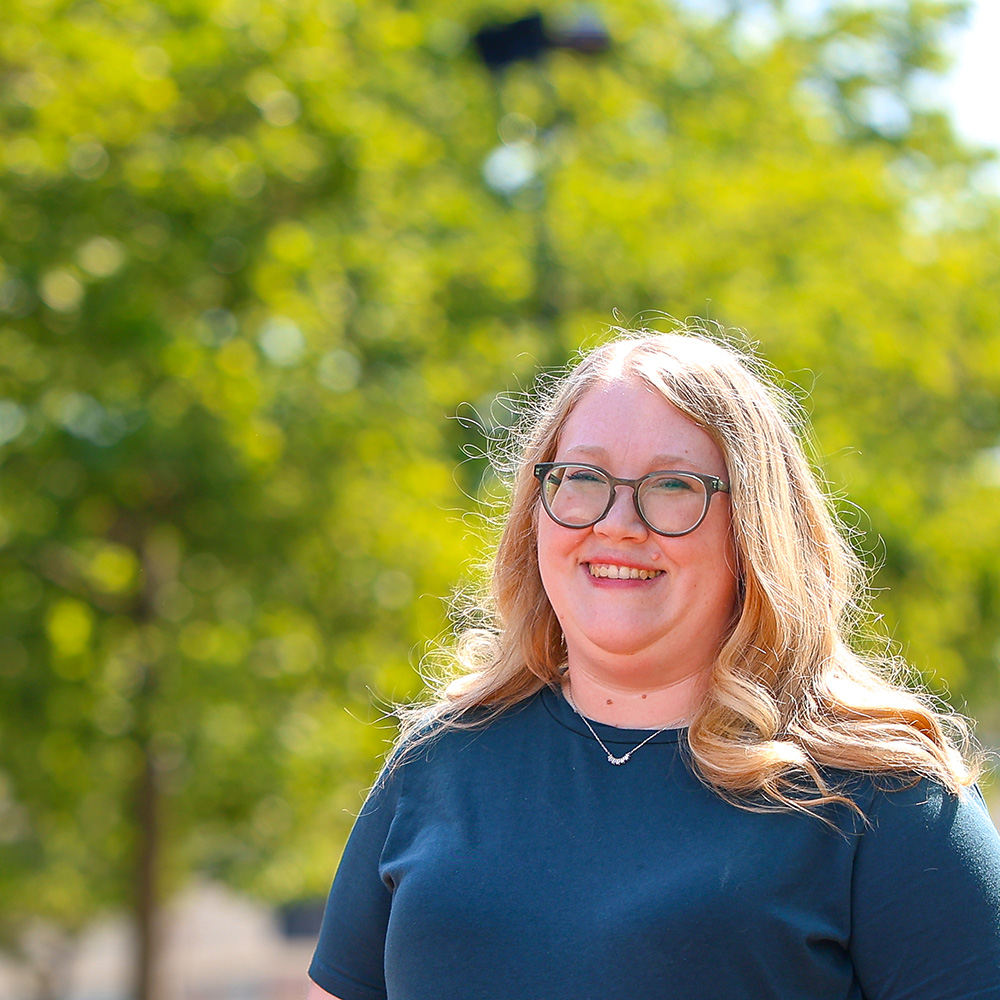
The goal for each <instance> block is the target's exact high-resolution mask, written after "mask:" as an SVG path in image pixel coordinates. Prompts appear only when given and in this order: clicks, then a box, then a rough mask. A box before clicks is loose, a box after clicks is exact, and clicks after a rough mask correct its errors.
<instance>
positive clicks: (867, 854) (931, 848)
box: [855, 778, 1000, 914]
mask: <svg viewBox="0 0 1000 1000" xmlns="http://www.w3.org/2000/svg"><path fill="white" fill-rule="evenodd" d="M870 784H871V795H870V802H869V804H868V808H867V809H866V810H865V823H864V827H863V830H862V831H861V836H860V838H859V843H858V847H857V858H856V865H855V871H856V873H857V874H858V875H860V876H862V877H863V878H864V879H866V880H867V881H868V882H869V883H871V884H883V885H885V884H887V883H889V882H891V881H892V880H894V879H900V878H906V877H911V878H912V877H914V876H915V875H919V876H920V879H921V881H922V884H923V888H924V890H926V891H928V892H931V893H936V894H940V895H942V896H944V895H950V894H953V893H954V892H957V893H959V894H961V893H962V892H963V891H964V890H963V889H962V886H966V887H975V888H976V892H977V893H978V895H979V896H980V897H982V898H983V899H984V900H986V899H988V900H990V905H991V906H994V907H997V911H996V912H997V913H998V914H1000V834H998V833H997V829H996V827H995V826H994V824H993V821H992V819H991V818H990V814H989V811H988V810H987V808H986V803H985V801H984V800H983V796H982V793H981V792H980V791H979V789H978V788H977V787H971V788H966V789H963V790H962V791H961V792H960V793H957V794H956V793H954V792H952V791H950V790H949V789H947V788H945V787H943V786H942V785H940V784H939V783H938V782H936V781H932V780H930V779H926V778H924V779H920V780H918V781H907V782H904V781H902V780H900V779H891V780H890V779H870Z"/></svg>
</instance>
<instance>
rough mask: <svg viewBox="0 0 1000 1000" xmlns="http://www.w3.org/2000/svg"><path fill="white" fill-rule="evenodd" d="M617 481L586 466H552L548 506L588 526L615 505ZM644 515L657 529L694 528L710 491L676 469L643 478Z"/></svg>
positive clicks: (572, 522)
mask: <svg viewBox="0 0 1000 1000" xmlns="http://www.w3.org/2000/svg"><path fill="white" fill-rule="evenodd" d="M614 489H615V487H614V484H613V483H612V482H611V480H610V479H609V478H608V476H607V475H605V474H603V473H601V472H599V471H598V470H597V469H591V468H587V467H586V466H581V467H576V466H562V467H559V468H555V469H552V470H551V471H550V472H549V473H548V474H547V475H546V477H545V481H544V483H543V496H544V498H545V506H546V507H548V509H549V513H551V515H552V516H553V517H554V518H555V519H556V520H557V521H561V522H562V523H563V524H566V525H569V526H571V527H581V528H582V527H585V526H586V525H588V524H593V523H594V522H595V521H597V520H599V519H600V518H601V517H602V516H603V515H604V512H605V511H606V510H607V509H608V507H609V505H610V504H611V501H612V498H613V493H614ZM636 500H637V502H638V506H639V510H640V511H641V512H642V516H643V517H644V518H645V519H646V521H648V522H649V524H650V525H652V526H653V528H655V529H656V530H657V531H663V532H667V533H671V534H673V533H680V532H685V531H688V530H689V529H691V528H693V527H694V526H695V525H696V524H697V523H698V521H699V520H700V518H701V516H702V514H703V513H704V511H705V504H706V502H707V490H706V489H705V484H704V483H703V482H702V481H701V480H700V479H697V478H696V477H694V476H687V475H684V474H683V473H677V472H672V473H670V474H669V475H659V476H651V477H649V478H648V479H644V480H642V482H641V483H640V484H639V488H638V491H637V493H636Z"/></svg>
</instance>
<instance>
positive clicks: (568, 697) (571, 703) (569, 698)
mask: <svg viewBox="0 0 1000 1000" xmlns="http://www.w3.org/2000/svg"><path fill="white" fill-rule="evenodd" d="M566 700H567V701H568V702H569V707H570V708H572V709H573V711H574V712H576V714H577V715H579V716H580V718H581V719H583V724H584V725H585V726H586V727H587V728H588V729H589V730H590V735H591V736H593V737H594V739H595V740H597V742H598V743H599V744H600V745H601V749H602V750H603V751H604V752H605V753H606V754H607V755H608V763H610V764H627V763H628V762H629V759H630V758H631V756H632V754H634V753H635V752H636V750H641V749H642V748H643V747H644V746H645V745H646V744H647V743H648V742H649V741H650V740H651V739H653V737H654V736H659V735H660V733H665V732H666V731H667V730H668V729H669V728H670V727H669V726H664V727H663V728H662V729H657V730H656V732H655V733H650V734H649V735H648V736H647V737H646V738H645V739H644V740H643V741H642V742H641V743H640V744H639V745H638V746H635V747H632V749H631V750H629V752H628V753H626V754H624V755H623V756H621V757H616V756H615V755H614V754H613V753H612V752H611V751H610V750H609V749H608V748H607V746H606V745H605V743H604V740H602V739H601V737H600V736H598V735H597V733H596V732H595V730H594V727H593V726H592V725H591V724H590V719H588V718H587V716H585V715H584V714H583V712H581V711H580V709H578V708H577V707H576V702H575V701H573V695H572V694H571V693H570V689H569V685H567V686H566Z"/></svg>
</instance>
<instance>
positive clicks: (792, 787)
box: [400, 328, 974, 810]
mask: <svg viewBox="0 0 1000 1000" xmlns="http://www.w3.org/2000/svg"><path fill="white" fill-rule="evenodd" d="M616 332H617V334H618V335H617V336H616V337H615V339H613V340H611V341H610V342H608V343H606V344H604V345H602V346H600V347H598V348H596V349H595V350H593V351H591V352H590V353H588V354H585V355H584V356H583V358H582V360H581V361H580V363H579V364H578V365H577V366H576V367H575V368H573V369H572V370H571V371H570V372H569V374H568V375H566V377H565V378H563V379H561V380H560V381H559V382H558V383H557V384H556V385H555V386H554V388H553V390H552V391H551V392H550V393H548V394H547V397H546V398H545V399H543V400H540V401H539V402H538V403H537V404H536V406H535V409H534V411H533V413H532V414H531V418H530V420H529V421H528V422H527V424H526V427H525V429H524V432H523V433H522V434H521V436H520V448H519V454H518V458H517V461H516V467H515V469H514V473H513V480H512V482H511V492H510V504H509V511H508V514H507V517H506V521H505V524H504V526H503V530H502V533H501V536H500V540H499V544H498V546H497V548H496V552H495V556H494V559H493V565H492V575H491V581H490V590H489V593H488V595H486V599H485V600H484V601H482V602H480V604H479V614H480V616H481V620H483V621H485V622H486V624H485V625H480V626H477V627H471V628H467V629H465V630H464V631H463V632H462V633H461V634H460V635H459V640H458V643H457V646H456V647H455V649H454V650H453V655H452V662H453V669H452V670H451V671H450V673H447V674H446V676H445V677H443V678H442V679H441V682H440V683H439V685H438V687H437V689H436V691H435V692H434V693H433V694H432V696H431V700H430V701H429V702H425V703H424V704H421V705H416V706H410V707H409V708H408V709H406V710H405V711H404V712H403V713H402V721H403V726H402V731H401V736H400V745H405V744H406V743H407V741H412V740H414V739H417V740H419V739H422V738H425V737H427V736H428V735H433V734H434V733H435V732H439V731H441V729H447V728H452V727H463V726H469V725H476V724H481V723H482V722H484V721H487V720H488V719H489V718H492V717H493V716H494V715H495V714H497V713H499V712H501V711H503V710H504V709H506V708H509V707H511V706H513V705H515V704H517V703H518V702H520V701H522V700H524V699H526V698H528V697H530V696H531V695H533V694H534V693H535V692H537V691H538V690H539V689H540V688H541V687H543V686H544V685H552V686H555V685H557V684H558V683H559V681H560V672H561V668H562V667H563V666H564V663H565V657H566V650H565V646H564V643H563V638H562V632H561V630H560V627H559V623H558V621H557V620H556V616H555V613H554V612H553V610H552V607H551V605H550V604H549V601H548V599H547V597H546V595H545V591H544V589H543V587H542V581H541V578H540V576H539V571H538V561H537V554H536V518H537V516H538V489H537V483H536V481H535V479H534V476H533V468H534V465H535V463H536V462H546V461H551V460H552V459H553V458H554V457H555V452H556V448H557V445H558V442H559V436H560V433H561V431H562V428H563V426H564V424H565V422H566V419H567V417H568V415H569V413H570V412H571V411H572V410H573V407H574V406H575V405H576V404H577V402H578V401H579V400H580V398H581V397H582V396H583V395H584V393H586V392H587V391H588V390H589V389H590V388H591V387H593V386H595V385H597V384H600V383H602V382H606V381H609V380H612V379H615V378H620V377H631V378H638V379H641V380H642V381H644V382H645V383H647V384H648V385H649V386H650V387H652V388H653V389H654V390H656V391H657V392H659V393H660V394H662V396H663V398H664V399H666V400H667V401H668V402H670V403H672V404H673V405H674V406H676V407H677V408H678V409H679V410H680V411H681V412H682V413H684V414H685V415H686V416H687V417H689V418H690V419H691V420H692V421H694V422H695V423H696V424H698V425H699V426H700V427H702V428H704V429H705V431H706V432H707V433H708V434H709V435H710V436H711V437H712V438H713V440H714V441H715V443H716V444H717V445H718V447H719V448H720V449H721V451H722V454H723V457H724V458H725V461H726V466H727V469H728V472H729V481H730V485H731V490H732V493H731V499H732V530H733V536H734V541H735V546H736V551H737V555H738V562H739V571H740V598H741V601H740V607H739V609H738V613H737V615H736V616H735V620H734V622H733V624H732V627H731V630H730V631H729V633H728V635H726V636H725V637H724V640H723V642H722V645H721V648H720V650H719V653H718V655H717V657H716V659H715V662H714V665H713V667H712V671H711V675H710V678H709V683H708V688H707V694H706V695H705V697H704V699H703V701H702V702H701V703H700V705H699V707H698V708H697V710H696V712H695V714H694V716H693V717H692V719H691V721H690V725H689V728H688V734H687V745H688V748H689V751H690V757H691V761H692V764H693V766H694V769H695V771H696V773H697V774H698V775H699V776H700V778H701V779H702V780H703V781H704V782H705V783H706V784H708V785H709V786H711V787H712V788H714V789H715V790H716V791H718V792H719V793H720V794H722V795H724V796H726V797H728V798H730V799H732V800H734V801H736V802H738V803H740V804H743V805H748V806H750V807H752V808H769V807H770V808H795V809H803V808H805V809H810V810H811V809H815V808H816V807H817V806H819V805H821V804H823V803H826V802H834V801H838V802H845V803H849V802H850V800H849V799H848V798H846V797H845V796H844V795H843V794H841V793H840V792H839V791H838V790H837V788H835V787H832V786H831V785H830V784H829V783H828V776H829V769H836V770H841V771H848V772H867V773H876V774H900V775H906V776H908V777H910V778H914V779H915V778H916V777H918V776H927V777H930V778H933V779H935V780H937V781H939V782H940V783H941V784H942V785H944V786H945V787H947V788H948V789H950V790H951V791H953V792H956V793H957V792H958V791H959V789H960V788H961V787H963V786H965V785H968V784H970V783H971V782H972V781H973V780H974V775H973V768H971V767H970V766H969V765H968V764H967V763H966V761H965V759H964V758H963V754H962V752H961V751H960V749H959V747H960V746H967V745H968V738H967V733H966V730H965V728H964V726H963V720H961V719H960V718H958V717H956V716H954V715H952V714H950V713H946V712H939V711H936V710H935V709H934V708H933V707H932V705H931V704H930V700H929V699H928V698H926V697H924V696H922V695H919V694H917V693H914V692H912V691H909V690H906V689H905V688H904V687H903V686H902V685H900V684H898V683H896V682H895V681H894V680H893V679H892V673H893V672H894V671H895V670H897V669H898V668H899V666H900V664H899V663H898V662H896V661H893V660H892V658H891V657H888V656H882V657H878V656H874V655H871V654H865V653H863V652H862V651H860V650H859V649H855V648H852V643H853V644H855V645H857V644H858V643H859V641H864V640H865V638H866V636H865V625H864V623H865V621H866V620H867V618H866V616H865V615H864V612H863V608H864V605H863V603H862V598H863V595H864V585H865V581H866V573H865V570H864V567H863V565H862V563H861V561H860V560H859V559H858V557H857V556H856V555H855V553H854V552H853V550H852V548H851V546H850V544H849V542H848V540H847V537H846V532H845V530H844V529H843V528H842V527H840V526H839V525H838V522H837V519H836V518H835V516H834V514H833V508H832V505H831V502H830V500H829V498H828V497H827V496H826V495H825V493H824V492H823V490H822V489H821V487H820V485H819V482H818V479H817V476H816V475H815V473H814V472H813V470H812V468H811V466H810V463H809V461H808V460H807V458H806V455H805V452H804V449H803V446H802V443H801V442H800V440H799V436H798V434H797V433H796V431H795V429H794V428H795V424H796V423H800V422H801V421H797V420H795V419H794V418H793V414H795V412H796V407H795V404H794V402H793V401H792V400H791V398H790V397H788V396H786V395H785V394H784V393H782V392H781V391H780V390H778V389H777V388H776V387H775V386H774V385H773V384H772V382H771V381H770V379H768V378H767V377H766V376H764V375H763V370H762V369H763V366H762V365H761V363H760V362H758V361H757V360H756V359H755V358H753V357H751V356H749V355H746V354H744V353H742V352H740V351H737V350H736V349H734V348H733V347H731V346H728V345H724V344H722V343H720V342H717V340H715V339H712V338H711V337H709V336H708V334H707V332H706V331H704V330H696V329H688V328H685V329H683V330H680V331H678V332H674V333H667V334H661V333H649V332H648V331H642V330H640V331H625V330H618V331H616ZM475 710H479V711H475ZM824 775H826V777H825V776H824Z"/></svg>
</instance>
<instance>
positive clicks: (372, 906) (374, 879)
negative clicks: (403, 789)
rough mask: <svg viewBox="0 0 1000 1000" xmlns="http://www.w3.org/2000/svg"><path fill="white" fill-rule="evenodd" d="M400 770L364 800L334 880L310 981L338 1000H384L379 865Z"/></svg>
mask: <svg viewBox="0 0 1000 1000" xmlns="http://www.w3.org/2000/svg"><path fill="white" fill-rule="evenodd" d="M402 770H403V769H402V768H399V769H397V770H393V771H392V772H391V773H386V772H383V774H382V775H380V776H379V779H378V781H377V782H376V783H375V787H374V788H373V789H372V791H371V793H370V794H369V796H368V799H367V801H366V802H365V804H364V807H363V808H362V810H361V813H360V814H359V815H358V818H357V820H356V821H355V824H354V829H353V830H352V831H351V835H350V837H349V838H348V841H347V846H346V847H345V848H344V854H343V857H342V858H341V860H340V866H339V867H338V869H337V875H336V877H335V878H334V880H333V886H332V887H331V889H330V895H329V897H328V899H327V903H326V910H325V911H324V913H323V923H322V926H321V927H320V932H319V942H318V944H317V945H316V952H315V954H314V955H313V960H312V964H311V965H310V966H309V976H310V978H311V979H312V980H313V981H314V982H315V983H316V984H317V985H319V986H321V987H322V988H323V989H324V990H326V991H327V992H328V993H332V994H333V995H334V996H336V997H339V998H340V1000H385V996H386V989H385V971H384V951H385V933H386V925H387V923H388V920H389V905H390V902H391V900H392V892H391V889H390V887H389V886H388V885H386V883H385V882H383V880H382V877H381V875H380V873H379V860H380V857H381V854H382V849H383V847H384V845H385V840H386V837H387V835H388V832H389V827H390V826H391V824H392V820H393V818H394V816H395V812H396V806H397V803H398V800H399V790H400V784H401V783H402V774H401V771H402Z"/></svg>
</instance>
